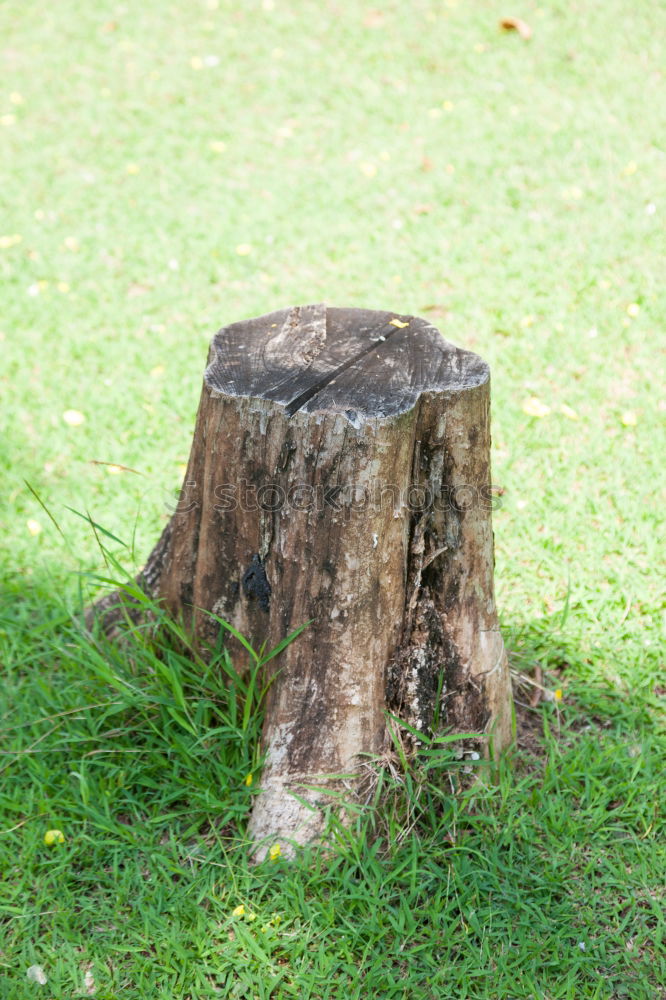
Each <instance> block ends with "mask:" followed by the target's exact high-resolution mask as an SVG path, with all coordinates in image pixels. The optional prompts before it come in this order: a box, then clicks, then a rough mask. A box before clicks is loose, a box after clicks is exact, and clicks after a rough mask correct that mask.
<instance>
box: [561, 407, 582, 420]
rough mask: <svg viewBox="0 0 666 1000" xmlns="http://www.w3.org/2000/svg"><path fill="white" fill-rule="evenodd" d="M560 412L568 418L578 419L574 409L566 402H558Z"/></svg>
mask: <svg viewBox="0 0 666 1000" xmlns="http://www.w3.org/2000/svg"><path fill="white" fill-rule="evenodd" d="M560 413H562V414H563V415H564V416H565V417H568V418H569V420H578V414H577V413H576V411H575V410H574V409H573V408H572V407H571V406H567V404H566V403H561V404H560Z"/></svg>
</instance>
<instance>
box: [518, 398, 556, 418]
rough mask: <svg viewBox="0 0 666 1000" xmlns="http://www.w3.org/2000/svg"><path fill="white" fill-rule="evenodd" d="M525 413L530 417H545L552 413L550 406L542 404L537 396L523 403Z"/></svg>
mask: <svg viewBox="0 0 666 1000" xmlns="http://www.w3.org/2000/svg"><path fill="white" fill-rule="evenodd" d="M523 413H526V414H527V415H528V417H545V416H547V414H549V413H550V406H547V405H546V404H545V403H542V402H541V400H540V399H537V397H536V396H530V397H529V399H526V400H525V401H524V402H523Z"/></svg>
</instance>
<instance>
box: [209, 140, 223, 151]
mask: <svg viewBox="0 0 666 1000" xmlns="http://www.w3.org/2000/svg"><path fill="white" fill-rule="evenodd" d="M208 146H209V148H210V149H212V151H213V152H214V153H223V152H224V151H225V149H226V148H227V144H226V142H219V141H218V140H217V139H216V140H215V141H214V142H209V143H208Z"/></svg>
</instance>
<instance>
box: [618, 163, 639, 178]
mask: <svg viewBox="0 0 666 1000" xmlns="http://www.w3.org/2000/svg"><path fill="white" fill-rule="evenodd" d="M637 170H638V164H637V163H636V161H635V160H630V161H629V163H627V165H626V167H625V168H624V170H623V171H622V173H623V174H624V175H625V177H631V175H632V174H635V173H636V171H637Z"/></svg>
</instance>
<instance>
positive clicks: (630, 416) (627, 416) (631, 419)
mask: <svg viewBox="0 0 666 1000" xmlns="http://www.w3.org/2000/svg"><path fill="white" fill-rule="evenodd" d="M621 420H622V423H623V424H624V426H625V427H635V426H636V423H637V420H636V414H635V413H634V412H633V411H632V410H627V411H626V413H623V414H622V417H621Z"/></svg>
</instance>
